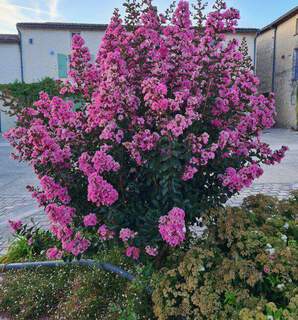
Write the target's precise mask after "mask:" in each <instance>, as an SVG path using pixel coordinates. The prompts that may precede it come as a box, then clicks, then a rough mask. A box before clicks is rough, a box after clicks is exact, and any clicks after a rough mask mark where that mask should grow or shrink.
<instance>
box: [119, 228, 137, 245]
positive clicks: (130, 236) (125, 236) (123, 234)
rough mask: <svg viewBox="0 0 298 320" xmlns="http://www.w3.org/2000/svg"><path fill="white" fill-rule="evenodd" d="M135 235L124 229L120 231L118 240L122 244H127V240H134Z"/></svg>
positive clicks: (135, 233)
mask: <svg viewBox="0 0 298 320" xmlns="http://www.w3.org/2000/svg"><path fill="white" fill-rule="evenodd" d="M136 235H137V232H134V231H132V230H130V229H129V228H125V229H121V230H120V233H119V238H120V239H121V240H122V241H123V242H127V241H128V240H129V239H134V238H135V236H136Z"/></svg>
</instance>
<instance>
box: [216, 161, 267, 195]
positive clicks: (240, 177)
mask: <svg viewBox="0 0 298 320" xmlns="http://www.w3.org/2000/svg"><path fill="white" fill-rule="evenodd" d="M262 174H263V169H262V168H261V167H260V166H259V165H258V164H252V165H250V166H248V167H244V168H241V169H240V170H238V171H237V170H236V169H234V168H227V170H226V174H225V175H223V176H222V179H223V185H224V186H225V187H228V188H229V189H230V190H231V191H234V190H236V191H240V190H241V189H242V188H243V186H245V187H249V186H251V184H252V182H253V180H254V179H256V178H259V177H260V176H261V175H262Z"/></svg>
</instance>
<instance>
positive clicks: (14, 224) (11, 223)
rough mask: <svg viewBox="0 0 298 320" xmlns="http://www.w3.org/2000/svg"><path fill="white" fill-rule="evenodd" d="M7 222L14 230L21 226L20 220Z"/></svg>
mask: <svg viewBox="0 0 298 320" xmlns="http://www.w3.org/2000/svg"><path fill="white" fill-rule="evenodd" d="M8 222H9V225H10V227H11V228H12V230H13V231H14V232H17V231H19V230H20V229H21V228H22V227H23V222H22V221H21V220H8Z"/></svg>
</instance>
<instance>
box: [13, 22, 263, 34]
mask: <svg viewBox="0 0 298 320" xmlns="http://www.w3.org/2000/svg"><path fill="white" fill-rule="evenodd" d="M107 27H108V25H107V24H91V23H64V22H20V23H17V29H19V28H27V29H55V30H95V31H105V30H106V29H107ZM258 31H259V29H256V28H236V32H239V33H257V32H258Z"/></svg>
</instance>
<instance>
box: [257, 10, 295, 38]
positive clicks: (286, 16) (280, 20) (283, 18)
mask: <svg viewBox="0 0 298 320" xmlns="http://www.w3.org/2000/svg"><path fill="white" fill-rule="evenodd" d="M296 14H298V6H296V7H294V8H293V9H292V10H290V11H288V12H286V13H285V14H284V15H282V16H280V17H279V18H277V19H276V20H274V21H273V22H271V23H270V24H268V25H267V26H266V27H264V28H262V29H261V30H260V31H259V34H262V33H264V32H266V31H268V30H270V29H272V28H275V27H277V26H278V25H280V24H281V23H283V22H285V21H287V20H289V19H291V18H292V17H294V16H295V15H296Z"/></svg>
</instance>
